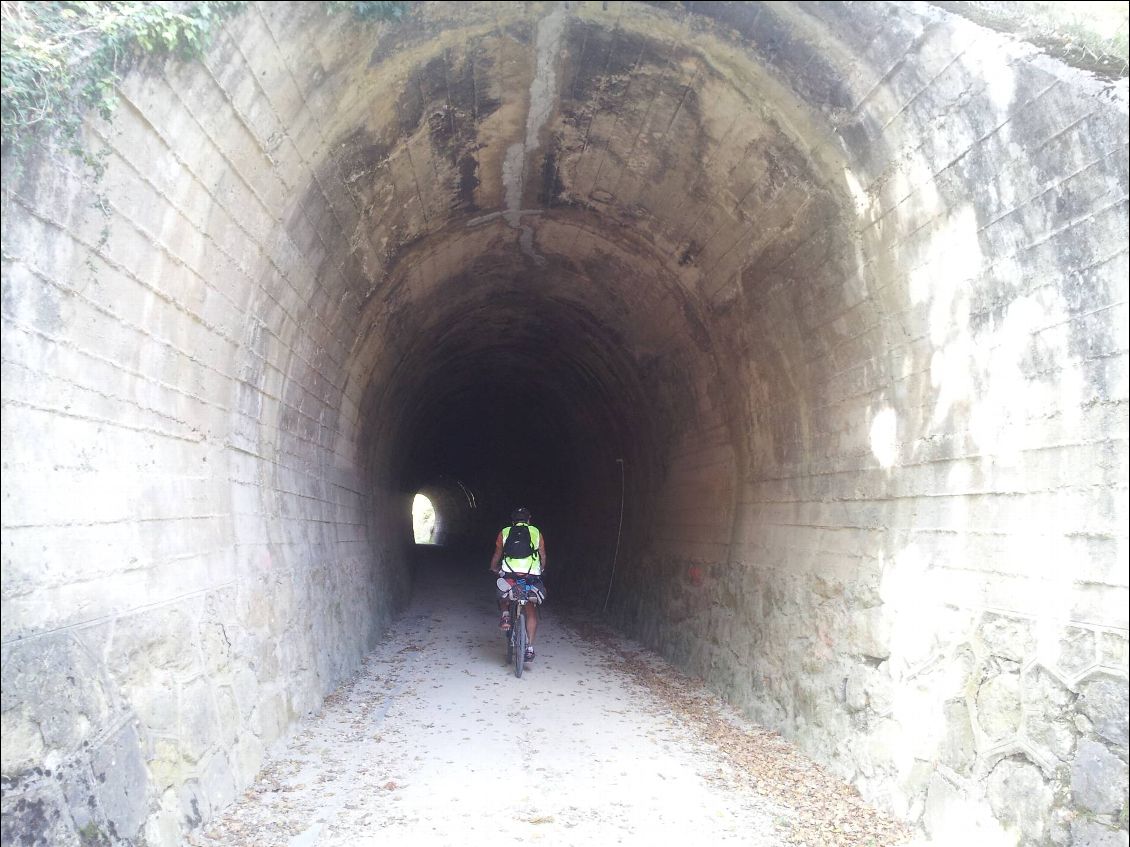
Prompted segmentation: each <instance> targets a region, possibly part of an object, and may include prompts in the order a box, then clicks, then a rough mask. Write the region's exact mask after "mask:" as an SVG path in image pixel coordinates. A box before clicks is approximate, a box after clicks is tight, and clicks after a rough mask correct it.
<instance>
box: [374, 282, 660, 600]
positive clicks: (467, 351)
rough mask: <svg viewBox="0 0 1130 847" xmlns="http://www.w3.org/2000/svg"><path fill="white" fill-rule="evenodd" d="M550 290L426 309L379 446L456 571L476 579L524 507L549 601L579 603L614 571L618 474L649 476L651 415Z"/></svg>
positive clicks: (450, 301) (479, 292)
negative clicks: (432, 513) (433, 522)
mask: <svg viewBox="0 0 1130 847" xmlns="http://www.w3.org/2000/svg"><path fill="white" fill-rule="evenodd" d="M553 277H554V274H552V273H542V274H539V275H538V277H537V278H531V275H530V274H529V273H528V272H527V273H525V274H523V273H517V274H515V275H514V276H512V277H510V278H502V279H497V280H491V281H490V282H489V284H487V285H483V284H482V282H479V283H478V285H476V286H475V288H476V294H475V295H473V296H471V295H467V296H464V297H459V296H456V297H454V298H452V297H450V296H449V295H444V296H442V297H440V296H437V297H436V299H435V303H434V304H432V306H433V307H432V308H428V307H425V311H428V312H430V317H429V319H428V320H427V321H426V322H425V327H424V328H422V331H420V332H419V333H418V334H417V335H416V336H415V338H414V339H413V342H412V344H411V347H410V349H409V352H408V353H407V354H406V356H405V358H404V360H403V364H402V365H401V366H400V367H399V368H398V371H397V373H398V374H399V375H400V376H399V381H397V379H396V378H394V380H393V385H392V386H390V388H389V394H390V396H395V397H397V398H398V399H397V401H396V406H397V408H398V410H399V411H398V414H397V415H396V417H395V420H394V421H393V422H391V424H390V432H389V434H388V435H387V436H385V437H384V439H383V440H382V442H381V443H382V444H389V445H391V447H389V448H388V449H389V454H390V456H391V458H390V460H389V465H388V468H389V476H390V478H391V479H392V480H395V486H396V489H397V491H398V492H399V494H400V495H401V496H402V497H404V498H405V500H410V499H411V497H412V495H414V494H415V493H416V492H418V491H419V492H423V493H425V494H427V495H428V496H429V497H430V498H431V499H432V500H433V503H434V504H435V506H436V509H437V512H438V513H439V515H440V518H439V519H440V521H441V522H442V524H443V525H444V527H445V531H444V533H443V535H442V538H441V539H440V540H439V543H440V546H442V547H444V548H446V549H447V550H448V551H449V552H451V553H452V554H455V555H456V556H457V558H458V560H459V561H461V562H464V563H465V565H466V566H467V567H480V566H484V567H485V563H486V561H487V559H488V558H489V555H490V551H491V550H492V549H493V542H494V537H495V534H496V533H497V532H498V530H499V528H500V527H501V526H502V525H504V524H505V523H506V522H507V521H508V519H509V515H510V512H511V510H512V509H513V508H514V507H515V506H518V505H525V506H527V507H528V508H529V509H530V510H531V511H532V513H533V515H534V522H535V523H536V524H537V525H538V526H539V527H541V528H542V529H543V531H544V532H545V534H546V539H547V545H548V549H547V554H548V555H547V560H548V562H552V565H549V567H552V568H553V584H554V587H555V589H556V590H557V591H558V595H559V596H569V597H574V598H578V599H581V598H583V597H584V596H585V594H586V592H587V593H588V594H592V593H593V592H595V589H596V585H597V584H599V583H601V580H602V578H603V577H604V576H605V575H606V573H607V571H608V570H609V569H610V567H611V565H612V558H613V556H614V555H615V547H616V542H617V540H618V539H617V534H618V530H619V529H620V514H621V508H622V502H621V500H622V497H623V499H624V500H626V499H627V497H628V490H627V488H628V482H627V473H626V472H625V473H624V474H622V473H621V468H622V467H630V468H631V469H632V474H633V483H635V482H636V480H638V479H639V478H640V477H641V476H646V474H647V473H649V472H651V466H650V464H649V465H647V466H646V467H645V466H643V465H642V462H645V461H646V462H649V463H652V464H653V463H654V458H653V456H654V452H655V451H654V450H653V449H651V445H653V444H654V443H655V430H656V427H655V425H654V421H655V419H656V418H657V417H659V416H661V414H662V410H661V409H657V408H656V407H655V404H654V401H653V400H652V399H649V397H648V396H647V394H646V391H645V389H644V387H643V380H642V378H641V375H640V373H639V372H638V365H637V363H636V362H634V361H633V359H632V357H631V355H630V352H629V351H627V350H626V349H624V347H623V337H622V334H621V332H619V331H618V330H617V329H616V328H615V326H614V325H613V326H611V327H610V326H609V325H608V324H607V323H605V322H604V321H603V320H602V319H601V318H600V317H598V316H597V314H595V312H596V311H598V310H599V304H598V305H597V306H596V307H595V308H594V307H592V306H590V305H589V304H586V303H584V302H579V301H577V300H575V299H573V298H571V297H565V296H562V294H561V292H560V291H555V288H556V287H558V286H560V285H561V283H560V282H558V283H556V285H555V283H554V280H553ZM461 283H466V280H462V281H460V280H455V281H453V282H452V283H450V285H452V286H458V285H460V284H461ZM464 489H465V490H464ZM622 489H623V490H622ZM639 493H640V492H639V491H638V489H633V493H632V496H633V497H635V496H638V494H639ZM405 512H406V510H402V512H401V513H402V514H403V513H405ZM628 531H629V532H631V531H632V527H631V526H629V527H628ZM547 571H548V568H547ZM586 585H587V586H588V588H587V589H586Z"/></svg>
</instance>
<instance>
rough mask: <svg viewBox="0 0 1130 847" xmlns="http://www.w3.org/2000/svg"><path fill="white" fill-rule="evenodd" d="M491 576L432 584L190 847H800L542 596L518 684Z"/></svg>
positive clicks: (608, 652)
mask: <svg viewBox="0 0 1130 847" xmlns="http://www.w3.org/2000/svg"><path fill="white" fill-rule="evenodd" d="M485 577H486V575H485V574H480V573H478V572H477V571H476V572H475V573H474V574H473V576H472V575H468V576H466V577H464V578H462V579H460V578H455V579H452V580H448V581H443V582H441V583H440V584H439V585H438V587H437V583H435V582H433V583H432V585H431V586H430V587H429V589H428V597H427V600H426V601H425V600H424V599H422V598H420V597H419V596H417V599H416V600H415V601H414V602H413V603H412V605H411V606H410V608H409V609H408V610H407V612H406V613H405V614H404V615H403V616H402V617H401V618H400V619H399V621H398V622H397V623H396V624H395V625H394V627H393V628H392V630H391V632H389V634H388V636H387V638H386V640H385V641H384V642H383V643H382V644H381V646H380V647H379V648H378V649H377V650H376V651H374V652H373V653H372V654H371V655H370V656H369V657H368V658H367V659H366V661H365V663H364V665H363V667H362V668H361V670H360V671H359V672H358V673H357V674H356V675H355V676H354V677H353V678H352V679H351V680H349V681H348V682H347V683H345V684H344V685H343V686H342V687H341V688H340V689H338V690H337V691H336V692H334V693H333V694H332V695H331V696H330V697H329V698H328V699H327V700H326V703H325V706H324V708H323V710H322V712H321V713H320V714H318V715H316V716H313V717H311V718H309V719H307V720H306V721H304V722H303V724H302V725H301V727H300V728H299V731H298V732H297V734H296V736H295V737H294V738H293V739H292V740H291V742H290V744H289V746H287V747H286V749H285V750H284V751H281V752H278V753H276V755H274V756H273V757H272V758H271V760H270V761H269V762H268V764H267V766H266V767H265V768H264V770H263V771H262V772H261V774H260V776H259V779H258V780H257V782H256V784H255V785H254V786H252V787H251V788H250V789H249V790H248V791H247V792H246V793H245V794H244V795H243V797H242V799H240V800H239V801H238V802H237V803H235V804H234V805H232V806H231V807H229V809H228V810H227V811H226V813H225V814H223V815H222V816H220V817H218V818H217V819H215V820H214V821H213V822H211V823H210V824H209V825H208V826H207V827H205V828H204V829H203V830H202V831H198V832H197V833H195V834H194V835H193V836H192V838H191V839H190V842H189V843H190V844H192V845H196V847H216V846H217V845H225V847H229V846H230V845H235V847H251V845H279V847H346V846H347V845H349V846H350V847H353V845H386V844H387V845H399V844H406V843H410V842H409V841H408V839H412V842H411V843H415V844H428V845H432V844H434V845H480V844H481V845H488V844H489V845H494V844H497V843H500V840H502V839H510V838H513V837H518V838H520V839H522V840H523V841H538V842H544V843H547V844H554V845H559V844H565V845H572V844H577V845H580V844H586V845H591V844H608V843H620V844H642V843H649V844H654V843H661V844H677V843H680V842H682V843H685V844H703V843H710V842H722V843H733V844H745V845H751V847H762V845H766V847H767V846H768V845H778V844H782V843H787V842H789V841H792V840H793V839H794V838H795V832H794V830H795V825H794V823H793V820H794V819H793V815H792V813H791V812H790V811H788V810H787V809H786V808H785V807H784V806H782V805H778V804H776V803H775V802H774V801H772V800H770V799H768V798H767V797H766V796H765V793H764V792H761V791H757V790H755V789H754V787H753V786H752V785H751V784H750V780H749V779H745V778H743V774H742V773H741V771H742V767H741V763H735V761H734V760H733V757H732V756H726V755H722V754H721V753H720V751H719V749H718V746H717V745H716V744H712V743H711V742H710V741H709V740H708V739H706V738H704V736H703V733H702V732H701V731H700V729H697V728H696V727H695V726H694V723H695V721H694V720H693V719H688V718H687V716H686V713H685V710H684V712H683V713H682V714H680V713H679V712H678V711H673V710H672V709H671V707H670V703H668V702H667V701H666V698H665V697H664V696H663V695H662V691H657V690H656V689H655V687H654V686H652V685H648V684H647V682H646V680H641V674H640V672H639V666H640V663H641V661H643V662H645V663H646V666H647V667H649V668H658V667H660V666H661V664H662V663H660V662H658V661H657V660H655V659H654V658H653V657H649V656H647V654H646V653H643V652H641V651H639V648H638V647H632V646H631V645H630V642H624V641H619V642H615V643H610V640H611V641H614V639H612V637H610V636H609V635H608V634H607V633H603V634H602V636H601V637H599V638H593V637H591V629H590V637H582V636H581V635H580V634H579V632H581V631H584V629H585V628H584V627H581V628H580V629H571V628H568V627H566V626H565V625H563V622H562V621H561V620H560V619H559V618H558V617H557V616H556V615H555V614H554V610H553V606H552V597H551V598H550V599H551V605H549V606H547V609H546V614H545V617H544V621H543V629H542V630H541V632H539V634H538V643H537V651H538V656H537V659H536V660H535V661H534V662H533V663H532V664H530V665H528V666H527V669H526V672H525V673H524V674H523V676H522V678H521V679H516V678H515V676H514V673H513V669H512V667H507V666H506V665H505V663H504V660H505V655H504V650H505V645H504V642H503V639H502V637H501V634H500V633H499V631H498V629H497V617H496V614H495V612H494V611H493V604H492V602H491V598H490V594H489V591H490V581H489V579H487V578H485ZM418 594H419V592H418ZM626 649H627V650H629V651H630V652H628V653H625V652H624V651H625V650H626ZM625 655H628V656H631V657H632V659H633V661H632V662H631V664H634V665H636V671H635V672H634V673H633V672H631V671H629V670H628V669H627V667H626V664H628V663H625V662H624V656H625ZM696 696H697V695H696ZM709 700H710V698H709V696H708V695H705V694H703V695H702V698H701V702H708V701H709ZM731 719H732V718H731ZM771 796H772V795H771ZM870 843H877V842H870Z"/></svg>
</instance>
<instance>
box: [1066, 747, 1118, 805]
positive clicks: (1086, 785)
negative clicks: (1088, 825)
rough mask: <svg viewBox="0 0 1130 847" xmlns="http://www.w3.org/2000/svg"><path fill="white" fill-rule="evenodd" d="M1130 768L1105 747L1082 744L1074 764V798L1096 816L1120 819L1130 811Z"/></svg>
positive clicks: (1072, 778)
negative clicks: (1128, 803) (1128, 801)
mask: <svg viewBox="0 0 1130 847" xmlns="http://www.w3.org/2000/svg"><path fill="white" fill-rule="evenodd" d="M1126 791H1127V765H1126V762H1124V761H1122V760H1121V759H1119V758H1118V757H1117V756H1115V755H1114V754H1113V753H1111V752H1110V751H1109V750H1108V749H1107V748H1106V747H1105V746H1104V745H1102V744H1099V743H1098V742H1095V741H1081V742H1079V747H1078V749H1077V750H1076V751H1075V760H1074V761H1073V762H1072V763H1071V795H1072V797H1073V798H1074V800H1075V802H1076V803H1077V804H1078V805H1079V806H1080V807H1081V808H1083V809H1085V810H1087V811H1089V812H1091V813H1093V814H1096V815H1117V814H1119V813H1120V812H1121V811H1122V810H1123V809H1124V808H1125V807H1126Z"/></svg>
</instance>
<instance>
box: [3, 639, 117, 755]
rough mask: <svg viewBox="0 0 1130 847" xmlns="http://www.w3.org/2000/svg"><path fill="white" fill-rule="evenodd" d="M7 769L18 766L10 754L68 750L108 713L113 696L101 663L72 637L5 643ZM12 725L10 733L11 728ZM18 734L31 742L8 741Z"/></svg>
mask: <svg viewBox="0 0 1130 847" xmlns="http://www.w3.org/2000/svg"><path fill="white" fill-rule="evenodd" d="M0 675H2V678H3V694H2V695H0V703H2V708H3V713H4V715H5V722H4V730H5V736H4V737H5V743H4V754H3V756H4V772H5V773H12V772H13V771H14V770H18V768H17V767H16V765H17V762H15V761H12V762H9V757H18V758H21V759H24V760H26V759H27V757H28V756H29V755H30V754H31V753H33V752H34V751H35V750H37V749H42V750H47V751H50V750H56V751H60V752H62V753H68V752H70V751H73V750H75V749H76V748H78V746H79V745H80V744H81V743H82V742H83V741H85V740H87V739H88V738H90V737H91V736H92V735H94V734H95V733H97V732H98V731H99V729H100V728H101V727H102V726H103V725H104V724H105V723H106V721H107V720H108V719H109V716H110V713H111V709H112V700H111V695H110V693H109V692H108V691H107V690H106V686H105V684H104V678H103V675H102V673H101V672H100V668H99V666H98V664H97V663H96V662H95V661H94V659H93V658H92V657H91V656H90V655H89V654H88V653H87V652H86V650H85V649H84V648H83V647H82V646H80V645H79V644H78V643H77V642H75V641H74V640H73V639H71V638H70V637H68V636H66V635H63V636H50V637H46V638H41V639H36V640H34V641H29V642H26V643H17V644H15V645H12V646H9V647H7V648H5V657H4V663H3V671H2V672H0ZM9 728H11V729H12V730H13V731H14V733H15V734H14V735H13V736H11V737H10V738H9V736H8V735H7V731H8V729H9ZM16 738H21V739H24V740H25V741H26V742H28V743H29V744H30V745H31V746H30V747H29V748H26V749H23V750H22V751H21V750H19V749H18V748H16V747H14V746H10V745H11V742H13V741H14V740H15V739H16Z"/></svg>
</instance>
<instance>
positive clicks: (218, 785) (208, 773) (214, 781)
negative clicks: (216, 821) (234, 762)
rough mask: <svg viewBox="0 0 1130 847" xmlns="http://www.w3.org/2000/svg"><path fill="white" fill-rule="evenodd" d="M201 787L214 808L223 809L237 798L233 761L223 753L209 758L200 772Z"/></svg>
mask: <svg viewBox="0 0 1130 847" xmlns="http://www.w3.org/2000/svg"><path fill="white" fill-rule="evenodd" d="M200 788H201V791H203V793H204V796H205V797H207V798H208V803H209V805H210V806H211V807H212V808H213V809H222V808H224V806H226V805H228V803H230V802H231V801H232V800H234V799H235V794H236V789H235V780H234V778H233V776H232V768H231V763H230V762H229V761H228V757H227V756H226V755H225V754H223V753H217V754H215V755H213V756H210V757H209V758H208V761H207V762H205V763H204V766H203V768H202V769H201V772H200Z"/></svg>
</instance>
